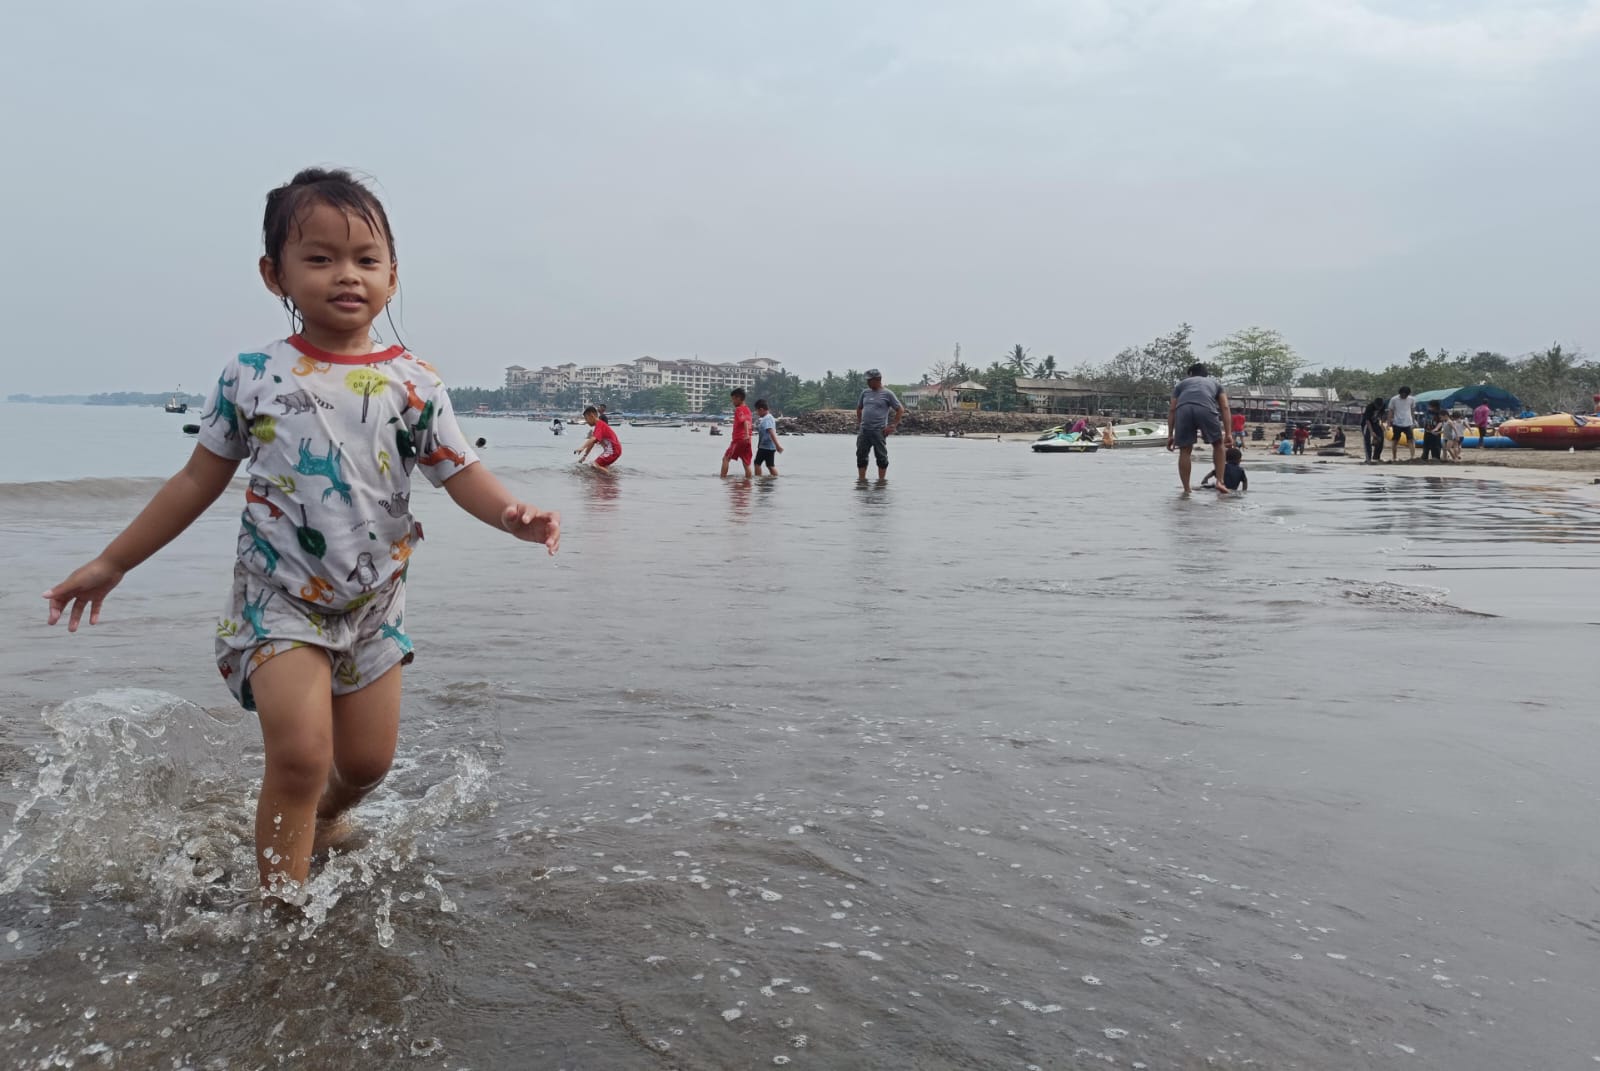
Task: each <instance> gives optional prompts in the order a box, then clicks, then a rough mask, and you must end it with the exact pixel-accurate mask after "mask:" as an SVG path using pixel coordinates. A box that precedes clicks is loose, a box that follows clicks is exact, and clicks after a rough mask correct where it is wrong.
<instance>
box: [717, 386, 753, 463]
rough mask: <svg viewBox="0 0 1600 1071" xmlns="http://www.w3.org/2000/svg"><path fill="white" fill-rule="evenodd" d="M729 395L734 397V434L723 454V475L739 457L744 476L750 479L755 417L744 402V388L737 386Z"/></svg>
mask: <svg viewBox="0 0 1600 1071" xmlns="http://www.w3.org/2000/svg"><path fill="white" fill-rule="evenodd" d="M728 397H730V398H732V399H733V434H732V435H731V436H729V438H730V439H731V440H732V442H730V443H728V449H727V450H725V451H724V452H723V454H722V475H724V476H726V475H727V474H728V462H730V461H733V460H735V459H737V460H738V461H739V462H740V463H741V464H743V465H744V478H745V479H747V480H748V479H750V477H751V472H750V459H751V457H752V453H751V450H750V433H751V431H752V430H753V429H754V427H755V419H754V418H753V417H751V415H750V407H749V406H748V405H745V404H744V388H743V387H735V388H733V389H732V390H730V391H729V392H728Z"/></svg>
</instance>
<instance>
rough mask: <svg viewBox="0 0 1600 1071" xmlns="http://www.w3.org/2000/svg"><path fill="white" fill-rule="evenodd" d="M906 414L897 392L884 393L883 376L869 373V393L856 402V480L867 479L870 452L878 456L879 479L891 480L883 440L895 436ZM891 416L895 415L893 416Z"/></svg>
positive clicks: (873, 372) (868, 371)
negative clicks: (868, 454) (895, 393)
mask: <svg viewBox="0 0 1600 1071" xmlns="http://www.w3.org/2000/svg"><path fill="white" fill-rule="evenodd" d="M905 411H906V407H905V406H903V405H901V404H900V399H899V398H896V397H895V396H894V391H892V390H885V389H884V386H883V373H882V372H880V371H878V370H877V369H876V368H869V369H867V389H866V390H864V391H862V392H861V397H860V398H858V399H856V424H857V425H858V430H857V432H856V478H857V479H861V480H864V479H866V478H867V451H868V450H871V451H872V452H873V453H874V454H875V455H877V460H878V479H880V480H887V479H888V478H889V444H888V443H887V442H885V441H884V440H885V438H886V437H887V436H889V435H892V434H894V429H895V428H896V427H898V426H899V424H900V418H901V417H902V416H903V415H904V414H905ZM891 413H893V414H894V415H893V416H890V414H891Z"/></svg>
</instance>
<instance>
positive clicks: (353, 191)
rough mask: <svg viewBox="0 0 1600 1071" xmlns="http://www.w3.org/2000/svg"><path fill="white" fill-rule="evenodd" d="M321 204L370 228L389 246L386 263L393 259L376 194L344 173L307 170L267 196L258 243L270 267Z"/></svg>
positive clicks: (390, 235) (278, 261)
mask: <svg viewBox="0 0 1600 1071" xmlns="http://www.w3.org/2000/svg"><path fill="white" fill-rule="evenodd" d="M317 204H324V205H327V206H328V207H330V208H337V209H338V210H339V211H341V212H343V213H344V214H345V215H347V216H354V217H355V218H356V219H359V220H361V221H362V222H363V223H365V224H366V225H367V226H369V227H371V228H372V233H374V234H381V235H383V240H384V242H385V243H386V244H387V245H388V246H389V259H390V260H391V261H394V260H397V259H399V258H398V257H397V256H396V255H395V248H394V231H393V230H391V229H390V228H389V215H388V213H386V212H384V210H383V202H381V201H379V200H378V197H377V195H376V194H374V193H373V192H372V191H371V190H369V189H367V188H366V187H365V186H363V185H362V184H361V183H360V182H359V181H358V180H357V179H356V177H355V176H354V175H352V174H350V172H348V171H344V170H335V171H327V170H324V169H322V168H320V167H308V168H306V169H305V170H304V171H302V172H300V173H299V174H298V175H296V176H295V177H294V178H292V179H290V180H289V181H288V182H286V183H284V184H283V185H282V186H279V187H278V188H277V189H275V190H273V191H272V192H271V193H269V194H267V211H266V215H265V216H264V217H263V218H262V221H261V241H262V245H263V246H264V247H265V249H266V254H267V259H268V260H270V261H272V263H273V264H274V265H277V264H281V263H282V261H283V247H284V246H286V245H288V244H289V233H290V231H291V230H292V229H293V228H295V227H298V226H299V225H300V220H301V219H303V218H304V216H305V213H306V212H308V211H309V210H310V209H311V207H312V206H313V205H317Z"/></svg>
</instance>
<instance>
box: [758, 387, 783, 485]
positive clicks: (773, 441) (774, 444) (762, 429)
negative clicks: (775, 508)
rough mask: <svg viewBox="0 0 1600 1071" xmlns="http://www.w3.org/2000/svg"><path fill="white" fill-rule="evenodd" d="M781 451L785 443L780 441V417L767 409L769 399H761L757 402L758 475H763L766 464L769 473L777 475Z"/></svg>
mask: <svg viewBox="0 0 1600 1071" xmlns="http://www.w3.org/2000/svg"><path fill="white" fill-rule="evenodd" d="M781 453H783V444H782V443H780V442H779V441H778V418H777V417H775V416H773V415H772V414H771V413H770V412H768V411H767V400H766V399H765V398H762V399H759V400H758V401H757V402H756V475H757V476H760V475H761V466H762V465H765V466H767V473H768V474H769V475H772V476H776V475H777V474H778V455H779V454H781Z"/></svg>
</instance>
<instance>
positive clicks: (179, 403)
mask: <svg viewBox="0 0 1600 1071" xmlns="http://www.w3.org/2000/svg"><path fill="white" fill-rule="evenodd" d="M182 389H183V388H182V387H179V388H178V390H182ZM161 408H162V409H163V410H165V411H166V412H168V413H187V412H188V411H189V403H188V402H186V401H184V400H183V399H181V398H179V397H178V391H173V392H172V397H170V398H168V399H167V404H166V405H164V406H162V407H161Z"/></svg>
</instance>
